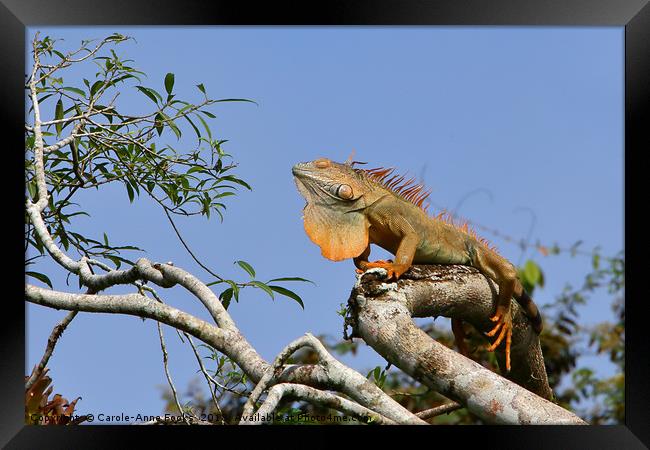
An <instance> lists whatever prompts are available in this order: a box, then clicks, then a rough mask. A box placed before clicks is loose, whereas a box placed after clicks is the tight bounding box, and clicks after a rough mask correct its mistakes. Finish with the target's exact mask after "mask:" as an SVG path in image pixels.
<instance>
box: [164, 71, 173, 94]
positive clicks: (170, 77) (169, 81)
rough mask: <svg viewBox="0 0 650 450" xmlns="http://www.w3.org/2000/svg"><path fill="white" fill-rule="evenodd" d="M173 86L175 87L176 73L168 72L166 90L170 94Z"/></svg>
mask: <svg viewBox="0 0 650 450" xmlns="http://www.w3.org/2000/svg"><path fill="white" fill-rule="evenodd" d="M173 88H174V74H173V73H168V74H167V75H165V90H166V91H167V93H168V94H171V93H172V89H173Z"/></svg>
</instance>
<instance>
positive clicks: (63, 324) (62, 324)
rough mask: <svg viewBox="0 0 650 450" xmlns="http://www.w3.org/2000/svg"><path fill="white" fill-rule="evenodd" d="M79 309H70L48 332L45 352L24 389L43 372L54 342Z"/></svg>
mask: <svg viewBox="0 0 650 450" xmlns="http://www.w3.org/2000/svg"><path fill="white" fill-rule="evenodd" d="M86 293H87V294H90V293H91V292H90V290H89V291H87V292H86ZM78 313H79V311H70V312H69V313H68V314H67V315H66V316H65V317H64V318H63V320H61V322H59V323H58V324H57V325H55V327H54V328H53V329H52V332H51V333H50V337H49V338H48V339H47V347H45V353H43V356H42V357H41V361H40V362H39V363H38V365H37V366H36V367H34V370H32V374H31V375H30V376H29V378H28V379H27V381H26V382H25V390H29V389H30V388H31V387H32V386H33V385H34V383H35V382H36V380H37V379H38V377H39V376H40V375H41V373H43V370H45V366H47V363H48V362H49V360H50V357H51V356H52V353H53V352H54V347H56V343H57V342H58V340H59V338H60V337H61V335H62V334H63V331H65V329H66V328H67V326H68V325H69V324H70V322H72V319H74V318H75V317H76V316H77V314H78Z"/></svg>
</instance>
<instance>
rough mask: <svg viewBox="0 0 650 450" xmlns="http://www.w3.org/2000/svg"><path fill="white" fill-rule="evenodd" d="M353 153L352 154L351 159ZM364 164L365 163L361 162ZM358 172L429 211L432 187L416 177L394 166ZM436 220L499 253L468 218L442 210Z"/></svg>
mask: <svg viewBox="0 0 650 450" xmlns="http://www.w3.org/2000/svg"><path fill="white" fill-rule="evenodd" d="M351 158H352V155H350V159H351ZM354 163H357V161H350V162H348V164H349V165H350V166H354ZM361 164H364V163H361ZM354 170H355V171H356V172H357V173H360V174H361V175H364V176H366V177H367V178H368V179H370V180H372V181H374V182H376V183H379V184H380V185H382V186H383V187H385V188H386V189H388V190H389V191H391V192H393V193H395V194H397V195H398V196H400V197H401V198H403V199H405V200H407V201H409V202H411V203H413V204H414V205H415V206H417V207H419V208H420V209H422V210H423V211H425V212H427V208H428V207H429V205H428V204H426V205H425V204H424V201H425V200H426V199H427V197H429V195H431V190H430V189H425V187H424V185H423V184H422V183H415V178H410V179H408V180H405V178H406V177H405V175H399V174H395V168H393V167H388V168H385V167H377V168H374V169H354ZM432 218H433V219H434V220H440V221H442V222H445V223H447V224H449V225H451V226H452V227H454V228H456V229H457V230H459V231H461V232H463V233H465V234H467V235H468V236H471V237H472V238H474V239H476V240H477V241H478V242H480V243H481V244H483V245H485V246H486V247H488V248H489V249H490V250H492V251H494V252H496V253H498V251H497V248H496V246H494V245H492V244H491V243H490V242H489V241H488V240H487V239H485V238H483V237H481V236H479V235H478V234H477V233H476V231H475V230H474V229H473V228H470V226H469V223H468V221H467V220H462V219H460V220H454V216H453V215H452V214H451V213H449V212H447V211H442V212H441V213H439V214H438V215H437V216H432Z"/></svg>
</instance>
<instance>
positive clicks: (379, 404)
mask: <svg viewBox="0 0 650 450" xmlns="http://www.w3.org/2000/svg"><path fill="white" fill-rule="evenodd" d="M172 272H173V271H172ZM25 297H26V299H27V301H29V302H32V303H35V304H39V305H43V306H48V307H51V308H56V309H66V310H71V311H86V312H95V313H98V312H104V313H111V314H128V315H133V316H137V317H145V318H150V319H153V320H156V321H158V322H161V323H164V324H167V325H169V326H171V327H174V328H176V329H178V330H181V331H185V332H187V333H188V334H190V335H192V336H194V337H196V338H197V339H200V340H201V341H203V342H205V343H206V344H208V345H210V346H212V347H213V348H215V349H217V350H218V351H220V352H222V353H223V354H225V355H226V356H228V357H229V358H230V359H232V360H233V361H235V363H236V364H237V365H238V366H239V367H240V368H241V369H242V370H243V371H244V373H246V375H247V376H248V377H249V378H250V379H251V380H253V381H254V382H260V380H261V379H262V378H263V377H264V375H265V374H266V373H268V372H269V371H271V373H273V372H274V369H273V368H272V367H271V365H270V364H269V363H267V362H266V361H264V360H263V359H262V358H261V357H260V356H259V354H258V353H257V352H256V351H255V349H254V348H253V347H252V346H251V345H250V344H249V343H248V341H247V340H246V339H245V338H244V337H243V336H242V334H241V333H240V332H239V330H238V329H237V328H236V327H234V325H233V326H232V327H229V328H218V327H216V326H214V325H211V324H209V323H207V322H205V321H203V320H201V319H198V318H196V317H194V316H192V315H190V314H187V313H185V312H183V311H181V310H178V309H176V308H173V307H171V306H169V305H167V304H164V303H160V302H157V301H155V300H152V299H150V298H148V297H146V296H144V295H141V294H124V295H108V294H103V295H88V294H73V293H64V292H58V291H53V290H49V289H44V288H41V287H37V286H33V285H30V284H27V285H26V287H25ZM226 314H227V313H226ZM230 320H232V319H230ZM303 345H309V346H310V347H312V348H314V349H315V350H316V351H317V352H318V353H319V355H320V356H321V363H322V362H323V361H325V362H326V367H323V366H322V365H311V364H308V365H286V366H284V370H282V371H281V373H280V374H279V375H278V376H277V377H276V378H275V379H276V380H277V382H279V383H296V384H304V385H308V386H311V387H314V388H318V389H329V390H336V391H339V392H342V393H344V394H346V395H347V396H349V397H350V398H352V399H353V400H355V401H356V402H358V403H359V404H360V405H361V406H364V407H366V408H368V409H370V410H372V411H375V412H376V413H378V414H380V415H382V416H384V417H386V418H388V419H390V420H393V421H395V422H400V423H403V422H412V423H420V422H421V419H419V418H417V417H416V416H415V415H414V414H412V413H411V412H410V411H408V410H407V409H405V408H404V407H403V406H401V405H400V404H399V403H397V402H396V401H395V400H393V399H392V398H390V397H389V396H388V395H387V394H386V393H384V392H383V391H382V390H381V389H379V387H377V386H376V385H375V384H374V383H373V382H371V381H370V380H368V379H366V377H364V376H363V375H361V374H360V373H358V372H356V371H354V370H352V369H351V368H349V367H347V366H345V365H343V364H342V363H340V362H339V361H337V360H336V359H334V358H333V357H332V356H331V355H329V353H328V352H327V350H326V349H325V347H324V346H323V345H322V344H321V343H320V342H319V341H318V340H317V339H316V338H314V337H313V336H311V335H306V336H304V337H303V338H300V339H298V340H297V341H294V342H293V343H292V344H290V345H289V346H288V347H287V351H289V350H290V349H291V348H293V349H294V350H295V349H297V348H299V347H301V346H303Z"/></svg>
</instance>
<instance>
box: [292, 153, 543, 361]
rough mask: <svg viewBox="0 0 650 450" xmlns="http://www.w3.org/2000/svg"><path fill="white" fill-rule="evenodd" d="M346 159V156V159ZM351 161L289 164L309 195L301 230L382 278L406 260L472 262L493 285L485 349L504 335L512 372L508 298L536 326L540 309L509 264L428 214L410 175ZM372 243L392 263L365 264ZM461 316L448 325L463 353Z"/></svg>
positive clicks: (463, 230) (330, 253) (326, 250)
mask: <svg viewBox="0 0 650 450" xmlns="http://www.w3.org/2000/svg"><path fill="white" fill-rule="evenodd" d="M350 159H351V158H350ZM354 164H355V162H352V161H350V160H348V162H346V163H345V164H341V163H336V162H334V161H331V160H329V159H326V158H320V159H317V160H315V161H312V162H307V163H299V164H296V165H295V166H293V169H292V172H293V175H294V178H295V181H296V185H297V186H298V190H299V191H300V193H301V194H302V196H303V197H305V199H306V200H307V204H306V205H305V208H304V210H303V218H304V226H305V231H306V232H307V235H308V236H309V238H310V239H311V240H312V241H313V242H314V243H315V244H316V245H318V246H319V247H320V249H321V253H322V254H323V256H324V257H326V258H328V259H331V260H333V261H341V260H343V259H347V258H353V261H354V264H355V266H356V267H357V269H358V272H363V271H365V270H368V269H371V268H374V267H380V268H383V269H385V270H386V271H387V276H388V279H392V278H395V279H398V278H399V277H400V276H401V275H402V274H403V273H404V272H406V271H407V270H408V268H409V267H411V265H412V264H463V265H469V266H473V267H475V268H477V269H478V270H479V271H481V273H483V274H484V275H486V276H487V277H488V278H490V279H492V280H493V281H494V282H495V283H496V284H497V285H498V287H499V295H498V297H497V301H496V311H495V313H494V315H493V316H492V317H490V320H491V321H493V322H496V324H495V326H494V328H493V329H492V330H490V331H489V332H487V333H486V335H487V336H490V337H493V336H495V335H497V333H498V336H497V337H496V339H495V340H494V342H493V343H492V345H490V346H489V347H488V350H489V351H493V350H494V349H495V348H497V347H498V346H499V344H500V343H501V342H502V341H503V340H504V338H505V345H506V349H505V350H506V370H508V371H509V370H510V345H511V342H512V315H511V311H510V301H511V297H513V296H514V297H515V299H516V300H517V302H518V303H519V304H520V305H521V306H522V307H523V309H524V311H525V312H526V314H527V315H528V317H529V318H530V319H531V322H532V324H533V327H534V329H535V331H536V332H537V333H539V332H541V330H542V319H541V316H540V314H539V311H538V309H537V307H536V306H535V304H534V303H533V301H532V300H531V298H530V297H529V296H528V294H527V293H526V292H525V291H524V289H523V287H522V285H521V282H520V281H519V279H518V278H517V270H516V269H515V267H514V266H513V265H512V264H511V263H510V262H509V261H508V260H506V259H505V258H503V257H502V256H501V255H499V254H498V253H497V252H496V250H495V249H494V248H490V247H489V245H488V243H487V242H486V241H485V240H484V239H482V238H479V237H478V236H477V235H476V233H475V232H474V231H473V230H470V229H469V227H468V226H467V224H465V225H464V226H459V225H456V224H454V223H453V220H452V219H451V217H450V216H447V217H445V216H444V215H439V216H437V217H432V216H430V215H428V214H427V212H426V207H425V206H423V203H424V200H425V199H426V198H427V197H428V196H429V192H427V191H425V190H424V188H423V186H422V185H420V184H414V179H410V180H405V177H404V176H399V175H395V174H394V169H385V168H376V169H367V170H366V169H358V168H355V167H354ZM370 244H376V245H378V246H380V247H382V248H384V249H386V250H388V251H389V252H391V253H392V254H394V255H395V260H394V262H393V261H391V260H388V261H383V260H380V261H374V262H369V261H368V257H369V256H370ZM460 325H461V322H460V321H459V320H452V330H453V332H454V335H455V337H456V341H457V345H458V347H459V350H460V351H461V353H462V354H464V355H465V356H467V354H468V352H467V347H466V345H465V343H464V340H463V339H464V333H463V331H462V327H461V326H460Z"/></svg>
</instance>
